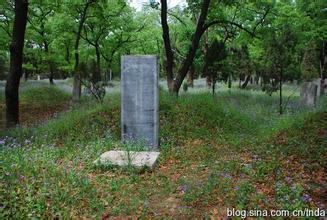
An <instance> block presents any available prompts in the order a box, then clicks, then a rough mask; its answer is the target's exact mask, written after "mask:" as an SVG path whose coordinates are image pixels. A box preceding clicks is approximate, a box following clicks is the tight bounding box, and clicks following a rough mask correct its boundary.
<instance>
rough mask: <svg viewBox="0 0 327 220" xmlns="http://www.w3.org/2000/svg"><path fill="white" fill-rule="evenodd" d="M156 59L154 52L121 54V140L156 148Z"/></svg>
mask: <svg viewBox="0 0 327 220" xmlns="http://www.w3.org/2000/svg"><path fill="white" fill-rule="evenodd" d="M158 131H159V91H158V59H157V56H153V55H139V56H122V58H121V136H122V141H123V142H125V143H126V142H131V143H139V144H141V145H143V146H144V147H145V148H147V149H149V150H152V151H153V150H154V151H156V150H157V148H158V133H159V132H158Z"/></svg>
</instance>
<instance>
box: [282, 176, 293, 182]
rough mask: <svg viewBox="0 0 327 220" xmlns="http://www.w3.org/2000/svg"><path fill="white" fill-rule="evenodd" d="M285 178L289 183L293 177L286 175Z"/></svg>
mask: <svg viewBox="0 0 327 220" xmlns="http://www.w3.org/2000/svg"><path fill="white" fill-rule="evenodd" d="M284 179H285V181H286V182H288V183H290V182H292V179H291V177H289V176H287V177H285V178H284Z"/></svg>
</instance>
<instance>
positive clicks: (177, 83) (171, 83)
mask: <svg viewBox="0 0 327 220" xmlns="http://www.w3.org/2000/svg"><path fill="white" fill-rule="evenodd" d="M209 4H210V0H204V1H203V4H202V8H201V12H200V16H199V19H198V22H197V26H196V30H195V33H194V34H193V37H192V43H191V45H190V47H189V49H188V53H187V55H186V58H185V60H184V62H183V63H182V64H181V66H180V68H179V70H178V72H177V75H176V78H175V79H174V74H173V65H174V56H173V52H172V49H171V41H170V36H169V26H168V23H167V1H166V0H161V24H162V37H163V40H164V45H165V51H166V74H167V83H168V88H169V92H170V93H171V94H175V95H178V92H179V89H180V87H181V85H182V82H183V80H184V78H185V76H186V74H187V72H188V70H189V68H190V66H191V64H192V62H193V59H194V57H195V54H196V50H197V49H198V46H199V41H200V39H201V36H202V34H203V33H204V31H205V30H206V29H207V28H205V20H206V17H207V14H208V10H209Z"/></svg>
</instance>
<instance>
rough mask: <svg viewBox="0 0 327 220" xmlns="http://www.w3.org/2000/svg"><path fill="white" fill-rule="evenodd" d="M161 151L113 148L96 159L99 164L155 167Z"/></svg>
mask: <svg viewBox="0 0 327 220" xmlns="http://www.w3.org/2000/svg"><path fill="white" fill-rule="evenodd" d="M159 155H160V153H159V152H155V151H121V150H111V151H107V152H105V153H103V154H101V156H100V158H99V159H97V160H96V161H94V163H95V164H97V165H113V166H120V167H126V166H129V165H130V166H133V167H136V168H143V167H147V168H150V169H153V168H154V166H155V164H156V162H157V159H158V157H159Z"/></svg>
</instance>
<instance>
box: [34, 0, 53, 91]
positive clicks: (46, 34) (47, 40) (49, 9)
mask: <svg viewBox="0 0 327 220" xmlns="http://www.w3.org/2000/svg"><path fill="white" fill-rule="evenodd" d="M56 7H58V5H55V4H53V3H51V2H46V1H40V0H33V1H31V2H30V12H29V17H28V22H29V24H30V27H31V28H32V30H33V31H35V32H36V33H37V35H39V36H38V37H35V36H34V39H35V41H36V42H37V43H38V44H39V45H40V48H42V49H43V51H44V53H45V62H46V63H47V65H48V71H49V75H48V77H49V81H50V84H51V85H53V84H54V82H53V78H54V63H53V61H52V57H51V51H50V44H51V43H52V40H53V39H52V37H53V35H52V33H51V30H50V28H49V27H48V26H47V25H48V20H49V17H50V16H52V15H53V14H54V8H56Z"/></svg>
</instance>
